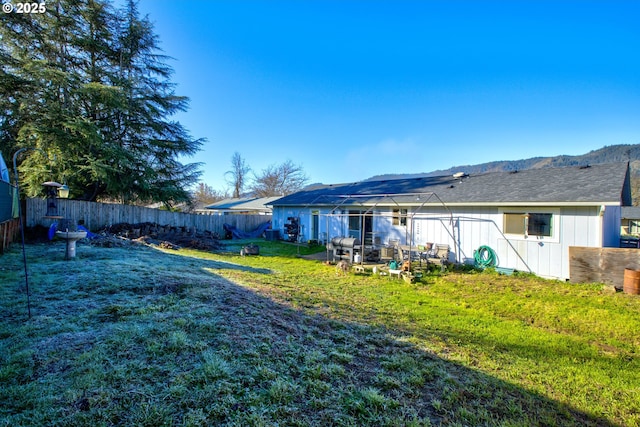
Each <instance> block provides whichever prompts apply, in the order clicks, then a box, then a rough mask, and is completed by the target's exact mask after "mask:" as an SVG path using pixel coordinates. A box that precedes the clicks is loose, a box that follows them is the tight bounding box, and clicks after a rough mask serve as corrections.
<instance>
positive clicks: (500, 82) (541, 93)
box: [139, 0, 640, 190]
mask: <svg viewBox="0 0 640 427" xmlns="http://www.w3.org/2000/svg"><path fill="white" fill-rule="evenodd" d="M139 9H140V12H141V13H142V14H147V15H148V16H149V18H150V20H151V21H152V22H153V23H154V25H155V32H156V34H157V35H158V37H159V39H160V45H161V47H162V49H163V50H164V53H165V54H166V55H168V56H170V57H172V58H173V59H172V60H171V61H169V64H170V65H171V66H172V67H173V68H174V70H175V74H174V76H173V81H174V82H175V83H176V84H177V88H176V92H177V93H178V94H179V95H184V96H187V97H189V98H190V100H191V101H190V108H189V110H188V111H187V112H186V113H184V114H179V115H176V116H175V119H176V120H178V121H180V122H181V123H182V124H183V125H184V126H185V127H186V128H187V129H188V130H189V131H190V132H191V134H192V135H193V136H194V137H198V138H206V139H207V143H206V144H205V145H204V146H203V150H202V151H201V152H200V153H199V154H198V155H196V156H194V157H191V158H188V159H185V161H189V162H192V161H197V162H202V163H204V165H203V171H204V174H203V179H202V181H203V182H205V183H207V184H208V185H211V186H212V187H213V188H215V189H218V190H222V189H224V188H225V187H228V186H227V184H226V183H225V177H224V173H225V172H226V171H228V170H229V169H230V168H231V156H232V155H233V153H234V152H236V151H237V152H239V153H240V154H241V155H242V157H243V158H244V159H245V160H246V161H247V163H248V164H249V166H251V167H252V169H253V170H254V171H256V172H257V173H260V172H261V171H262V170H263V169H265V168H266V167H267V166H269V165H271V164H276V163H281V162H283V161H285V160H287V159H290V160H292V161H293V162H294V163H296V164H299V165H301V166H302V167H303V168H304V170H305V171H306V173H307V175H308V176H309V178H310V182H323V183H338V182H350V181H358V180H362V179H366V178H368V177H370V176H373V175H378V174H385V173H417V172H430V171H433V170H436V169H445V168H449V167H452V166H458V165H467V164H476V163H483V162H488V161H494V160H517V159H522V158H528V157H534V156H554V155H560V154H568V155H576V154H583V153H586V152H588V151H591V150H594V149H598V148H601V147H603V146H605V145H614V144H639V143H640V114H639V113H640V54H639V52H640V24H639V23H638V18H639V17H640V2H638V1H604V0H603V1H597V2H591V1H578V0H572V1H551V0H538V1H520V0H512V1H480V0H478V1H435V0H433V1H429V0H425V1H402V0H396V1H375V0H373V1H364V0H360V1H305V0H297V1H275V0H274V1H243V0H228V1H223V0H210V1H204V0H202V1H198V0H188V1H187V0H182V1H180V0H171V1H169V0H141V1H140V3H139Z"/></svg>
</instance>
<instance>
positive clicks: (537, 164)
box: [368, 144, 640, 205]
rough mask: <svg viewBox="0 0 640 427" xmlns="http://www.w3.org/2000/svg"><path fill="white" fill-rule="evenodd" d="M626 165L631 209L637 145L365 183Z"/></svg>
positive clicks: (639, 167) (638, 180) (637, 195)
mask: <svg viewBox="0 0 640 427" xmlns="http://www.w3.org/2000/svg"><path fill="white" fill-rule="evenodd" d="M627 161H628V162H629V163H630V166H631V189H632V193H633V200H634V205H638V204H639V203H638V202H640V144H633V145H631V144H627V145H624V144H621V145H610V146H606V147H603V148H600V149H598V150H593V151H590V152H588V153H586V154H581V155H578V156H555V157H533V158H530V159H522V160H498V161H495V162H489V163H481V164H478V165H459V166H453V167H450V168H448V169H439V170H435V171H432V172H423V173H412V174H387V175H376V176H374V177H371V178H369V179H368V180H371V181H372V180H380V179H398V178H416V177H420V176H442V175H450V174H454V173H456V172H465V173H468V174H479V173H487V172H505V171H514V170H525V169H537V168H549V167H563V166H582V165H597V164H601V163H615V162H627Z"/></svg>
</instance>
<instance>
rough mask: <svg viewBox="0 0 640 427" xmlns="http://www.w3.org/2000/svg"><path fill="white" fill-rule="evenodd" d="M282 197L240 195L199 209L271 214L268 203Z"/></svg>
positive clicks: (226, 212) (228, 213)
mask: <svg viewBox="0 0 640 427" xmlns="http://www.w3.org/2000/svg"><path fill="white" fill-rule="evenodd" d="M279 198H280V197H240V198H237V197H235V198H228V199H224V200H220V201H219V202H216V203H212V204H210V205H208V206H205V207H204V209H201V210H199V213H204V214H210V215H211V214H214V215H215V214H217V215H230V214H245V215H248V214H253V215H271V206H269V205H268V203H271V202H273V201H275V200H276V199H279Z"/></svg>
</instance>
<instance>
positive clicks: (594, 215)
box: [273, 206, 620, 279]
mask: <svg viewBox="0 0 640 427" xmlns="http://www.w3.org/2000/svg"><path fill="white" fill-rule="evenodd" d="M536 209H537V211H540V210H541V209H542V210H544V208H539V207H538V208H536ZM503 210H504V208H503V209H500V208H497V207H461V208H451V210H450V211H449V210H447V209H445V208H444V207H423V208H422V209H420V211H419V212H415V211H411V209H409V218H408V220H407V226H406V227H404V226H398V225H393V215H392V211H393V209H392V208H382V207H380V208H377V210H376V211H375V212H374V215H375V216H374V219H373V227H374V232H375V233H376V236H377V237H379V238H380V241H381V243H382V244H387V243H388V241H389V240H399V241H400V243H401V244H409V243H411V244H412V245H414V246H418V245H424V244H426V243H437V244H448V245H449V247H450V248H451V251H452V256H453V257H454V258H455V261H457V262H462V263H473V257H474V251H475V250H476V249H478V247H480V246H482V245H487V246H489V247H491V248H492V249H493V250H494V251H495V252H496V254H497V257H498V263H499V264H498V265H499V266H500V267H505V268H513V269H516V270H519V271H532V272H533V273H535V274H537V275H539V276H543V277H552V278H559V279H568V278H569V246H587V247H600V246H602V245H603V243H604V242H606V243H607V244H610V245H617V242H618V238H619V218H620V208H618V207H612V206H608V207H607V208H606V209H605V211H604V215H603V217H604V218H603V217H601V216H600V207H599V206H597V207H596V206H592V207H566V208H553V209H550V210H552V211H553V213H554V215H556V216H558V217H559V220H558V222H557V229H555V230H554V236H553V238H538V237H536V236H529V237H528V238H525V237H524V236H512V235H509V236H505V235H504V234H502V229H503V213H502V212H503ZM517 210H519V211H526V210H527V209H526V208H522V207H519V208H517ZM312 211H319V213H320V221H319V231H320V235H321V236H326V238H328V239H331V238H333V237H337V236H345V235H346V233H347V222H348V220H347V217H346V216H343V215H340V214H341V213H342V212H343V211H340V212H337V213H335V214H333V215H328V214H329V213H330V212H331V208H330V207H324V208H319V207H313V208H304V209H292V208H282V207H276V208H274V210H273V227H274V228H277V229H280V230H281V231H280V232H281V234H282V233H284V224H285V223H286V222H287V217H288V216H300V221H301V225H302V226H303V233H304V235H305V239H308V233H309V232H310V230H311V228H310V227H311V212H312ZM345 211H348V208H346V207H345ZM412 215H413V218H412ZM603 219H604V221H603ZM616 221H617V222H616ZM603 223H604V225H603ZM616 230H617V234H616ZM323 233H326V234H323ZM412 236H413V239H412V238H411V237H412ZM453 260H454V259H452V261H453Z"/></svg>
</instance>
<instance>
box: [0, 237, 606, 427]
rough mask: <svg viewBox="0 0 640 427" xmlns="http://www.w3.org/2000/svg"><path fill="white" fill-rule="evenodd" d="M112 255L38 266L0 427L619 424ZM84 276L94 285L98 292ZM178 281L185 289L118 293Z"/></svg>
mask: <svg viewBox="0 0 640 427" xmlns="http://www.w3.org/2000/svg"><path fill="white" fill-rule="evenodd" d="M57 249H58V248H56V250H57ZM111 250H112V249H97V250H95V251H93V252H92V253H89V251H86V252H85V253H84V254H83V256H82V258H81V259H79V260H76V261H72V262H70V263H68V264H59V263H58V261H55V260H54V261H51V262H47V263H46V265H45V266H44V267H45V268H42V269H39V268H34V276H35V277H34V279H35V280H34V287H35V288H36V291H35V292H34V298H37V299H38V302H37V307H36V309H35V310H34V312H35V315H34V317H33V319H32V320H31V321H29V322H25V323H24V324H21V325H17V324H16V323H15V322H12V321H10V320H9V319H8V318H7V317H3V318H2V320H0V337H2V341H1V342H0V347H1V348H0V355H1V356H0V361H1V362H2V363H1V365H0V385H2V387H0V419H2V421H0V425H7V426H8V425H21V424H28V423H29V422H32V423H34V424H35V425H46V424H64V425H86V424H87V423H89V422H91V423H98V424H100V423H102V424H110V425H165V424H167V425H168V424H173V425H276V424H278V425H297V426H299V425H309V426H314V425H316V426H324V425H336V426H352V425H371V426H383V425H396V426H397V425H513V426H516V425H520V426H529V425H561V426H562V425H567V426H570V425H575V426H585V425H587V426H588V425H593V426H596V425H597V426H614V425H615V424H613V423H611V422H609V421H607V420H606V419H602V418H598V417H594V416H591V415H589V414H586V413H583V412H580V411H578V410H576V409H574V408H571V407H569V406H567V405H564V404H562V403H559V402H556V401H553V400H550V399H548V398H545V397H544V396H542V395H540V394H537V393H532V392H530V391H527V390H524V389H522V388H520V387H517V386H515V385H513V384H510V383H508V382H505V381H502V380H499V379H497V378H495V377H492V376H489V375H486V374H484V373H482V372H480V371H477V370H472V369H469V368H467V367H465V366H462V365H461V364H458V363H454V362H451V361H447V360H445V359H442V358H440V357H438V356H437V355H435V354H434V353H432V352H431V351H429V350H428V349H424V348H419V347H418V346H417V345H415V344H412V343H410V342H409V341H408V340H407V339H406V336H407V335H406V334H403V335H404V336H402V335H400V334H398V331H395V330H390V329H385V328H383V327H377V326H370V325H365V324H361V323H357V322H352V321H345V320H342V319H338V318H335V313H332V312H331V307H330V306H329V305H330V304H328V303H327V304H326V305H324V306H323V305H322V304H319V305H316V306H315V307H314V308H313V309H304V310H303V309H296V308H294V307H292V306H291V305H289V304H286V303H283V302H277V301H275V300H274V299H273V298H270V297H269V296H267V295H262V294H260V293H258V292H257V291H254V290H252V289H249V288H247V287H244V286H240V285H238V284H236V283H234V282H232V281H229V280H226V279H224V278H222V277H220V276H218V275H216V274H215V270H216V269H218V270H220V269H230V270H237V271H242V272H255V273H259V274H268V272H269V270H266V269H252V268H250V267H244V266H238V265H236V264H233V263H226V262H219V261H210V260H203V259H198V258H195V257H185V256H182V255H177V254H171V253H167V252H165V253H162V254H160V253H159V252H157V251H153V250H134V251H128V252H127V251H125V252H124V253H125V254H126V253H129V255H130V256H131V258H133V259H128V260H127V259H122V260H119V259H118V257H119V256H121V255H122V253H119V252H118V253H114V254H113V256H115V257H116V258H115V259H113V256H112V255H109V254H105V253H104V251H111ZM45 255H46V254H45ZM14 258H16V257H14ZM111 262H114V264H113V265H111V264H109V265H107V263H111ZM100 263H103V264H105V266H104V269H103V270H102V271H101V270H99V269H97V268H98V266H99V264H100ZM13 264H17V263H16V262H15V260H12V265H13ZM47 267H53V268H54V270H57V273H55V274H53V277H50V276H48V275H47V274H45V273H46V271H47ZM64 267H66V268H65V269H64V273H61V271H62V269H63V268H64ZM89 268H93V269H94V270H93V271H94V275H95V274H96V272H97V274H98V275H100V274H101V277H100V280H96V281H95V282H92V286H93V289H91V291H88V290H87V280H88V277H89V276H82V274H84V273H86V271H85V270H87V269H89ZM118 268H120V271H122V269H125V270H127V269H128V270H129V271H128V272H127V274H123V275H120V273H118ZM195 271H197V272H198V273H199V274H198V275H195V274H194V272H195ZM204 271H206V274H205V273H203V272H204ZM61 275H63V276H64V275H67V276H66V277H62V278H60V277H59V276H61ZM80 276H81V277H80ZM73 277H79V279H78V280H69V279H70V278H73ZM127 277H128V280H126V278H127ZM176 279H181V280H182V281H181V282H180V283H181V284H182V286H181V287H180V289H179V290H178V289H176V290H171V289H169V290H168V292H156V290H157V286H156V287H149V288H142V289H146V290H147V293H146V294H144V295H143V294H141V293H140V292H139V291H136V292H134V293H135V294H137V295H138V296H139V298H134V299H132V298H130V292H127V288H128V287H130V286H134V287H137V286H139V283H140V282H145V281H147V280H151V281H155V283H158V284H160V283H166V282H168V281H175V280H176ZM114 281H115V282H116V283H113V282H114ZM63 284H64V286H63ZM114 285H115V286H116V288H115V289H114V288H113V286H114ZM118 289H119V290H118ZM111 292H115V293H114V294H111ZM105 295H111V296H112V298H106V297H105ZM70 300H72V301H73V302H74V307H75V308H76V309H74V310H69V307H68V304H69V303H70ZM0 307H2V311H3V312H5V311H6V310H7V309H8V308H9V307H7V299H6V298H4V297H3V298H1V299H0ZM80 307H84V309H83V310H80V309H78V308H80ZM114 307H121V308H122V311H121V312H120V313H119V314H118V315H114V316H111V317H105V316H104V312H105V309H109V308H111V309H112V310H113V309H114ZM323 310H324V312H323Z"/></svg>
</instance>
